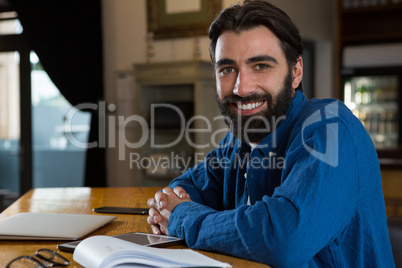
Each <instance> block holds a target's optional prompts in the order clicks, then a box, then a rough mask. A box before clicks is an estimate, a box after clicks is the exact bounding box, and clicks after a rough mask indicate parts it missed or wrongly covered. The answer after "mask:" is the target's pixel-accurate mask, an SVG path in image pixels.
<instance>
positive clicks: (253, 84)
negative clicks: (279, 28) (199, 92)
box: [215, 26, 303, 143]
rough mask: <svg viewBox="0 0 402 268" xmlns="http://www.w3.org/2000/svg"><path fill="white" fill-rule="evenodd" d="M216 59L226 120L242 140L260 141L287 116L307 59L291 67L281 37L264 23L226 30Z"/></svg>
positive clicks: (216, 51) (219, 93)
mask: <svg viewBox="0 0 402 268" xmlns="http://www.w3.org/2000/svg"><path fill="white" fill-rule="evenodd" d="M215 62H216V64H215V76H216V82H217V83H216V85H217V90H216V97H217V101H218V105H219V108H220V110H221V113H222V114H223V115H224V116H225V117H226V119H227V120H226V123H227V124H228V125H229V127H230V129H231V131H232V133H233V134H234V135H235V136H237V137H238V138H240V139H242V140H243V141H245V142H249V143H250V142H251V143H259V142H260V141H261V140H262V139H263V138H264V137H265V136H266V135H268V134H269V133H271V132H272V131H273V130H274V129H273V128H274V127H276V126H275V125H274V124H273V123H275V122H276V121H278V120H280V117H281V116H283V115H286V111H287V109H288V107H289V104H290V101H291V99H292V98H293V96H294V94H295V89H296V88H297V86H298V85H299V83H300V81H301V78H302V74H303V71H302V67H303V64H302V60H301V58H299V60H298V62H297V63H296V65H295V66H293V67H292V68H291V69H289V68H288V64H287V62H286V58H285V55H284V54H283V52H282V49H281V47H280V41H279V39H278V38H277V37H276V36H275V35H274V34H273V33H272V32H271V31H270V30H269V29H268V28H266V27H263V26H260V27H256V28H253V29H251V30H248V31H243V32H241V33H239V34H238V33H235V32H231V31H229V32H224V33H223V34H222V35H221V36H220V37H219V38H218V41H217V45H216V50H215ZM245 130H246V131H245Z"/></svg>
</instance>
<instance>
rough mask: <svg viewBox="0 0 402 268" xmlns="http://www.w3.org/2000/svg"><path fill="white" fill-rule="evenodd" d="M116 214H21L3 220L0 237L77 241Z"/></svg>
mask: <svg viewBox="0 0 402 268" xmlns="http://www.w3.org/2000/svg"><path fill="white" fill-rule="evenodd" d="M114 219H116V217H115V216H101V215H84V214H58V213H28V212H27V213H20V214H17V215H13V216H10V217H8V218H5V219H2V220H0V240H78V239H80V238H82V237H84V236H85V235H87V234H89V233H91V232H93V231H95V230H96V229H98V228H100V227H102V226H104V225H106V224H108V223H110V222H111V221H113V220H114Z"/></svg>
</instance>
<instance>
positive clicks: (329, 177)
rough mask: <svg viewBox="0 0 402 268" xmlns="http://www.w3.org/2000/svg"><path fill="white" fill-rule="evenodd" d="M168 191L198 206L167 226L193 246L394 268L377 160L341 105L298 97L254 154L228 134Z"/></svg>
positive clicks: (310, 262) (295, 261) (273, 258)
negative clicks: (177, 189) (178, 192)
mask: <svg viewBox="0 0 402 268" xmlns="http://www.w3.org/2000/svg"><path fill="white" fill-rule="evenodd" d="M170 186H171V187H175V186H181V187H183V188H184V189H185V190H186V191H187V192H188V193H189V194H190V196H191V199H192V200H193V202H184V203H181V204H180V205H178V206H177V207H176V208H175V209H174V210H173V212H172V214H171V216H170V220H169V234H170V235H173V236H178V237H182V238H185V240H186V242H187V244H188V246H189V247H190V248H194V249H201V250H208V251H216V252H220V253H224V254H229V255H233V256H237V257H240V258H245V259H250V260H254V261H257V262H262V263H266V264H268V265H271V266H273V267H394V263H393V258H392V252H391V246H390V242H389V237H388V232H387V224H386V215H385V206H384V198H383V194H382V186H381V174H380V168H379V163H378V158H377V154H376V151H375V148H374V146H373V144H372V141H371V139H370V137H369V135H368V134H367V132H366V130H365V129H364V127H363V126H362V124H361V123H360V122H359V121H358V119H357V118H356V117H355V116H354V115H353V114H352V113H351V112H350V110H349V109H348V108H347V107H346V106H345V105H343V104H342V103H341V102H339V101H335V100H330V99H327V100H318V99H313V100H310V101H309V100H307V99H306V97H305V96H304V94H303V93H302V92H300V91H297V93H296V95H295V97H294V98H293V99H292V102H291V105H290V107H289V110H288V113H287V115H286V119H285V120H284V121H282V122H281V124H280V125H279V127H278V129H276V130H275V131H274V132H272V133H271V134H270V135H268V136H267V137H266V138H265V139H264V140H263V141H262V142H261V143H260V144H258V146H257V147H256V148H255V149H254V150H252V151H251V153H250V147H249V146H248V145H247V144H244V143H243V144H242V143H241V142H240V141H239V140H237V139H236V138H235V137H234V136H233V135H232V134H231V133H228V134H227V135H226V137H225V138H224V139H223V141H222V142H221V145H220V147H219V148H217V149H215V150H213V151H212V152H210V153H209V154H208V156H207V158H206V159H205V161H204V162H203V163H200V164H198V165H197V166H195V167H194V168H192V169H190V170H188V171H187V172H185V173H184V174H183V175H182V176H180V177H178V178H176V179H174V180H173V181H172V182H171V184H170ZM248 197H249V198H250V204H247V200H248Z"/></svg>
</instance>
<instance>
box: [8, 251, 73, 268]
mask: <svg viewBox="0 0 402 268" xmlns="http://www.w3.org/2000/svg"><path fill="white" fill-rule="evenodd" d="M35 257H36V258H35ZM69 265H70V262H69V261H68V260H67V259H66V258H64V257H63V256H61V255H60V254H59V253H57V252H56V251H53V250H50V249H39V250H38V251H36V253H35V255H33V256H21V257H17V258H15V259H14V260H12V261H11V262H10V263H9V264H7V266H6V268H47V267H60V266H69Z"/></svg>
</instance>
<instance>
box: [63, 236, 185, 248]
mask: <svg viewBox="0 0 402 268" xmlns="http://www.w3.org/2000/svg"><path fill="white" fill-rule="evenodd" d="M113 237H116V238H119V239H122V240H125V241H129V242H132V243H136V244H139V245H143V246H148V247H165V246H172V245H177V244H182V243H184V239H182V238H178V237H174V236H166V235H155V234H147V233H138V232H135V233H128V234H120V235H115V236H113ZM80 242H81V241H74V242H69V243H64V244H59V245H57V248H58V249H59V250H61V251H64V252H70V253H72V252H74V250H75V248H76V247H77V246H78V244H79V243H80Z"/></svg>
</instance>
